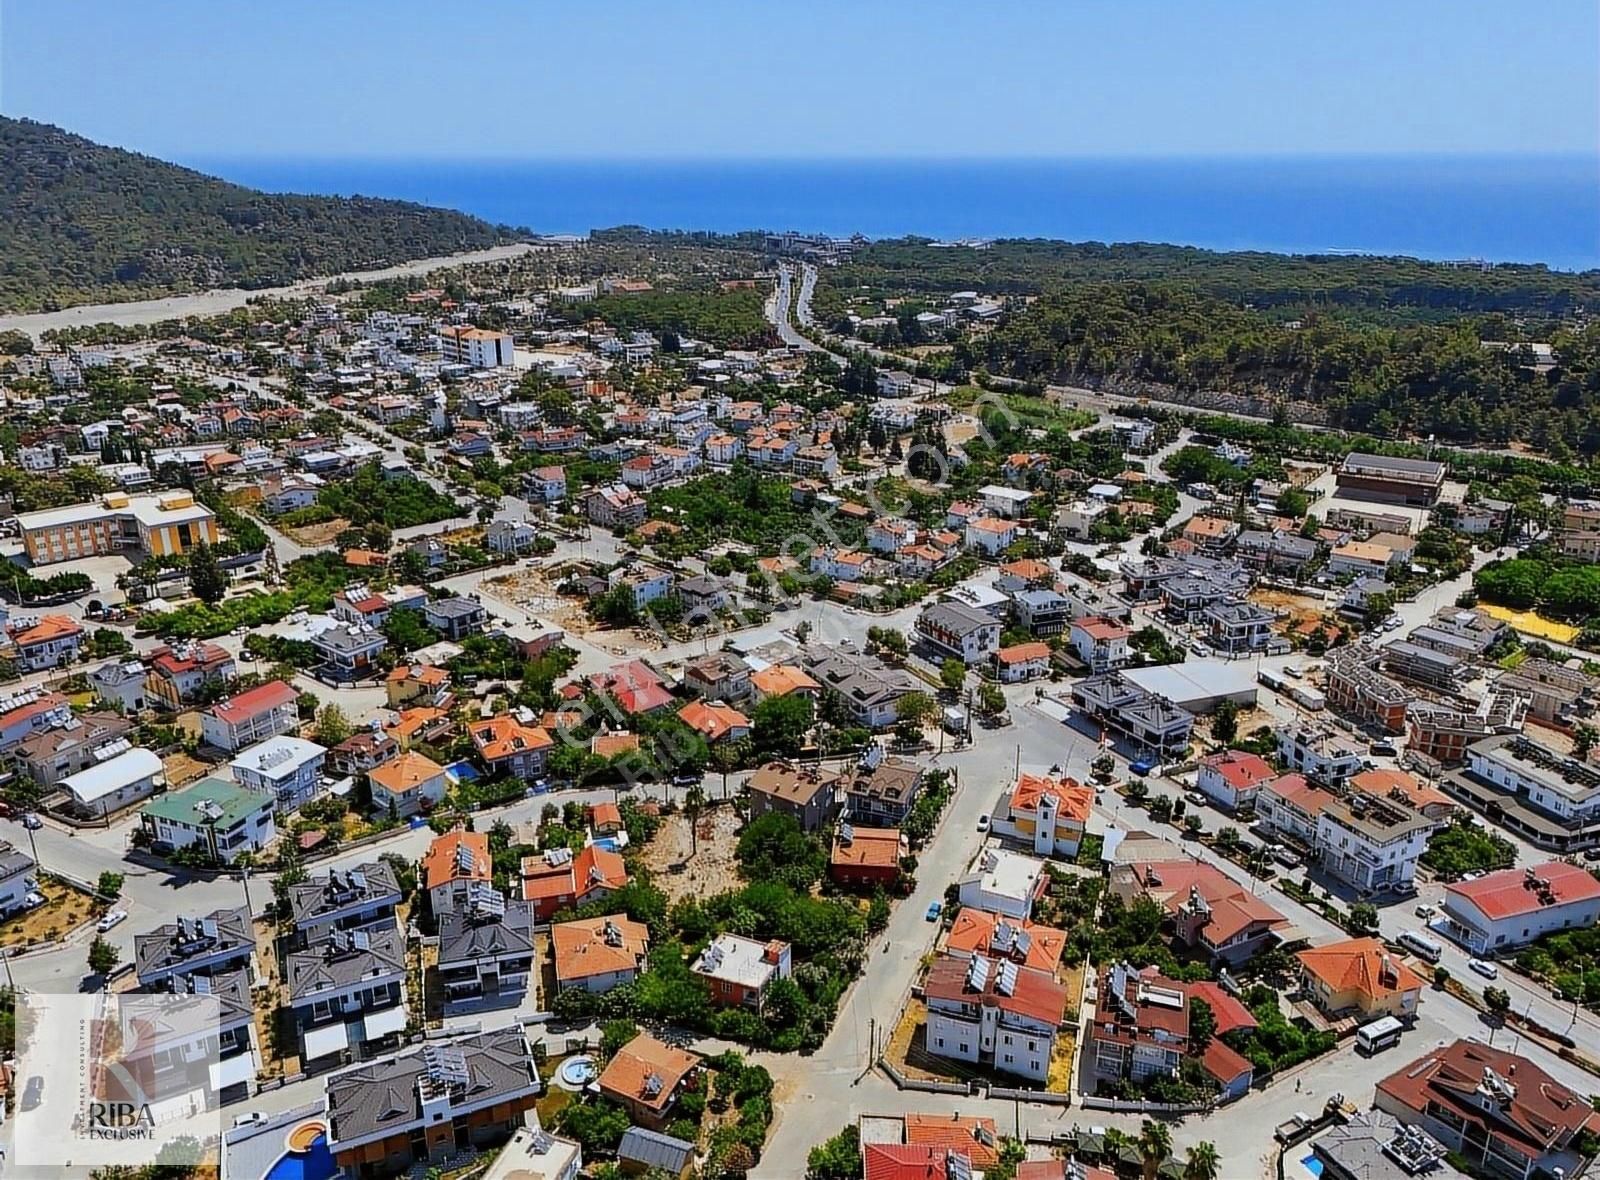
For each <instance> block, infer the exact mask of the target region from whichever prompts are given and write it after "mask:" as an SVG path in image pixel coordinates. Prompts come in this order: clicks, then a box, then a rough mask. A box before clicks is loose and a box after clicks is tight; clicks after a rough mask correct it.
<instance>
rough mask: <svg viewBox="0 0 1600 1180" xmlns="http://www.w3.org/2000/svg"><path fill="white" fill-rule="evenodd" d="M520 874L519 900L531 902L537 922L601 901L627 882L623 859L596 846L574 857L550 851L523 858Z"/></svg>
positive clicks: (563, 850)
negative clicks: (564, 911)
mask: <svg viewBox="0 0 1600 1180" xmlns="http://www.w3.org/2000/svg"><path fill="white" fill-rule="evenodd" d="M521 872H522V899H523V900H524V901H529V902H532V903H533V916H534V918H535V919H536V920H537V921H540V922H548V921H549V920H550V918H551V916H552V915H554V914H556V913H559V912H560V911H561V910H565V909H576V908H577V907H578V906H581V905H586V904H588V903H589V902H592V901H604V900H605V899H606V898H608V897H610V896H611V895H612V894H613V893H615V892H616V891H617V890H619V889H621V888H622V887H623V886H624V885H626V884H627V883H628V868H627V865H626V864H625V863H624V862H623V859H622V857H621V856H619V855H618V854H617V853H615V852H612V851H610V850H609V849H606V848H601V847H600V846H599V845H598V844H590V845H589V846H588V847H586V848H584V849H583V850H582V851H580V852H579V853H577V854H576V855H574V854H573V853H572V850H571V849H568V848H551V849H547V850H546V851H545V853H544V855H543V856H525V857H523V858H522V870H521Z"/></svg>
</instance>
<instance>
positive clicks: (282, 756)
mask: <svg viewBox="0 0 1600 1180" xmlns="http://www.w3.org/2000/svg"><path fill="white" fill-rule="evenodd" d="M327 756H328V751H327V750H325V749H323V748H322V747H321V746H319V745H317V744H316V743H315V742H308V741H306V740H305V739H304V738H297V737H289V736H288V735H283V736H279V737H275V738H269V739H267V740H266V741H264V742H262V743H260V744H259V745H255V746H251V747H250V748H249V749H248V750H245V751H244V752H243V753H241V754H240V755H239V756H238V757H237V758H235V759H234V760H233V761H232V762H231V763H229V766H230V767H231V769H232V770H233V779H234V781H235V782H236V783H238V784H239V785H240V786H242V787H247V788H249V789H250V790H252V791H260V792H261V793H262V794H264V795H268V796H271V797H272V798H274V799H276V800H277V801H278V802H277V807H278V810H279V811H293V810H294V809H295V808H297V807H299V806H300V805H301V804H302V803H304V802H306V801H307V800H308V799H310V798H311V797H312V796H313V795H315V794H316V793H317V784H318V782H319V780H320V779H321V777H322V764H323V762H324V761H325V760H326V759H327Z"/></svg>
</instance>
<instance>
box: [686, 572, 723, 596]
mask: <svg viewBox="0 0 1600 1180" xmlns="http://www.w3.org/2000/svg"><path fill="white" fill-rule="evenodd" d="M726 592H727V587H726V586H724V585H723V584H722V581H721V579H719V578H712V577H707V576H706V575H705V574H701V575H700V576H699V577H696V578H685V579H684V580H683V581H681V582H679V583H678V593H679V594H687V595H689V596H690V597H691V598H712V597H714V596H716V595H718V594H724V593H726Z"/></svg>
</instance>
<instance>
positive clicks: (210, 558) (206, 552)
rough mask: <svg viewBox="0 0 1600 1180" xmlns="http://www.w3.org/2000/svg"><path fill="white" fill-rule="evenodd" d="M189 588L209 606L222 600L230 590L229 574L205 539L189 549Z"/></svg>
mask: <svg viewBox="0 0 1600 1180" xmlns="http://www.w3.org/2000/svg"><path fill="white" fill-rule="evenodd" d="M189 590H190V592H191V593H192V594H193V595H194V596H195V597H196V598H198V599H199V600H200V601H201V602H203V603H205V604H206V605H207V606H215V605H216V604H217V603H219V602H221V601H222V596H223V595H224V594H226V593H227V591H228V575H227V574H225V573H223V572H222V566H220V565H219V564H218V563H217V555H216V553H215V552H214V551H213V550H212V548H211V546H210V545H208V544H207V543H206V542H205V541H201V542H199V543H198V544H196V545H195V547H194V548H193V549H191V550H190V551H189Z"/></svg>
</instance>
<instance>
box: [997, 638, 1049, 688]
mask: <svg viewBox="0 0 1600 1180" xmlns="http://www.w3.org/2000/svg"><path fill="white" fill-rule="evenodd" d="M994 665H995V671H996V673H997V674H998V675H999V677H1000V682H1001V683H1002V684H1020V683H1021V682H1022V681H1024V680H1034V679H1037V678H1038V677H1040V676H1048V675H1049V674H1050V645H1049V644H1048V643H1043V642H1040V641H1037V640H1035V641H1033V642H1031V643H1013V644H1012V645H1011V646H1010V647H1002V648H1001V649H1000V650H999V651H997V652H995V653H994Z"/></svg>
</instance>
